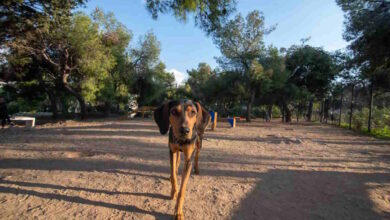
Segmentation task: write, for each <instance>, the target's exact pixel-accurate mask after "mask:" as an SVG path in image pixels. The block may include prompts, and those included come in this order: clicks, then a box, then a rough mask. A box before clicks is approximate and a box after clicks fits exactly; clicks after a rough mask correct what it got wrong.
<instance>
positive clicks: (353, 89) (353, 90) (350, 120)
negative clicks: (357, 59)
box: [349, 85, 355, 129]
mask: <svg viewBox="0 0 390 220" xmlns="http://www.w3.org/2000/svg"><path fill="white" fill-rule="evenodd" d="M354 92H355V85H352V92H351V105H350V107H349V109H350V110H349V129H351V128H352V115H353V97H354V96H355V95H354Z"/></svg>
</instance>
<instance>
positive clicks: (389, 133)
mask: <svg viewBox="0 0 390 220" xmlns="http://www.w3.org/2000/svg"><path fill="white" fill-rule="evenodd" d="M340 127H341V128H346V129H349V124H348V123H341V125H340ZM352 130H354V131H357V132H360V133H362V134H366V135H370V136H374V137H377V138H382V139H390V129H389V128H388V127H387V126H385V127H384V128H374V129H371V132H368V129H367V128H362V129H357V128H356V127H355V126H353V125H352Z"/></svg>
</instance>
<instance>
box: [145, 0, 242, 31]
mask: <svg viewBox="0 0 390 220" xmlns="http://www.w3.org/2000/svg"><path fill="white" fill-rule="evenodd" d="M235 6H236V1H235V0H200V1H199V0H184V1H183V0H146V7H147V9H148V10H149V12H150V13H151V14H152V16H153V18H154V19H157V17H158V14H159V13H172V14H173V15H174V16H175V17H176V18H177V19H179V20H181V21H186V20H187V17H188V16H189V14H194V15H193V16H194V18H195V23H196V24H197V25H198V26H200V27H201V28H202V29H203V30H205V31H206V33H208V34H210V33H212V32H213V31H215V30H217V29H218V28H219V27H220V25H221V24H222V23H224V22H225V21H226V19H227V18H228V17H229V15H230V14H231V13H232V12H233V11H235Z"/></svg>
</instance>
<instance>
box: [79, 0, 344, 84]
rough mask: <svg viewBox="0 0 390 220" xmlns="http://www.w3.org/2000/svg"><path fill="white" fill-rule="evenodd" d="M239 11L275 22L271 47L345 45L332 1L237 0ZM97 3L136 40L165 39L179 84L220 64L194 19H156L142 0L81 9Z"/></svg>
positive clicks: (109, 0) (102, 0) (164, 56)
mask: <svg viewBox="0 0 390 220" xmlns="http://www.w3.org/2000/svg"><path fill="white" fill-rule="evenodd" d="M237 1H238V5H237V13H241V14H242V15H244V16H245V15H246V14H247V13H248V12H250V11H252V10H259V11H262V12H263V13H264V16H265V23H266V26H271V25H275V24H276V25H277V28H276V30H275V31H274V32H272V33H271V34H269V35H268V36H266V37H265V43H266V44H267V45H269V44H273V45H274V46H277V47H289V46H291V45H293V44H299V43H300V39H302V38H307V37H311V39H310V41H309V42H308V44H310V45H313V46H318V47H323V48H324V49H326V50H329V51H334V50H337V49H342V48H345V47H346V45H347V42H345V41H344V40H343V39H342V31H343V21H344V18H343V13H342V11H341V9H340V8H339V7H338V6H337V5H336V3H335V1H334V0H237ZM96 7H100V8H102V9H103V10H104V11H106V12H107V11H112V12H114V14H115V16H116V18H117V19H118V20H119V21H120V22H122V23H123V24H125V25H126V26H127V27H128V28H129V29H130V30H131V31H132V33H133V35H134V37H133V40H132V44H133V45H134V44H136V42H137V41H138V39H139V37H140V36H142V35H144V34H145V33H146V32H148V31H153V33H154V34H155V35H156V36H157V39H158V40H159V41H160V42H161V55H160V59H161V60H162V61H163V62H164V63H165V64H166V66H167V70H168V71H170V72H174V74H175V77H176V79H177V81H178V82H180V81H182V79H183V78H185V77H186V76H187V74H186V71H187V70H189V69H192V68H196V67H197V66H198V64H199V63H200V62H206V63H208V64H210V65H211V66H212V67H216V66H217V63H216V62H215V59H214V57H218V56H220V52H219V50H218V48H216V46H215V45H214V44H213V41H212V39H211V38H210V37H207V36H206V34H205V33H203V32H202V31H201V30H200V29H199V28H198V27H195V25H194V21H193V20H192V19H189V20H188V21H187V22H186V23H184V22H180V21H177V20H176V19H175V18H174V17H173V16H171V15H169V14H168V15H161V16H160V17H159V18H158V19H157V20H153V19H152V17H151V16H150V14H149V13H148V11H147V10H146V8H145V3H144V0H115V1H113V0H89V2H88V3H87V5H86V7H85V8H83V9H82V10H83V11H85V12H87V13H91V12H92V11H93V9H95V8H96Z"/></svg>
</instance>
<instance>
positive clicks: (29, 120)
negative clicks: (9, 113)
mask: <svg viewBox="0 0 390 220" xmlns="http://www.w3.org/2000/svg"><path fill="white" fill-rule="evenodd" d="M11 121H13V122H18V121H22V122H24V123H25V125H26V127H27V128H33V127H35V118H34V117H26V116H14V117H12V118H11Z"/></svg>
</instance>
